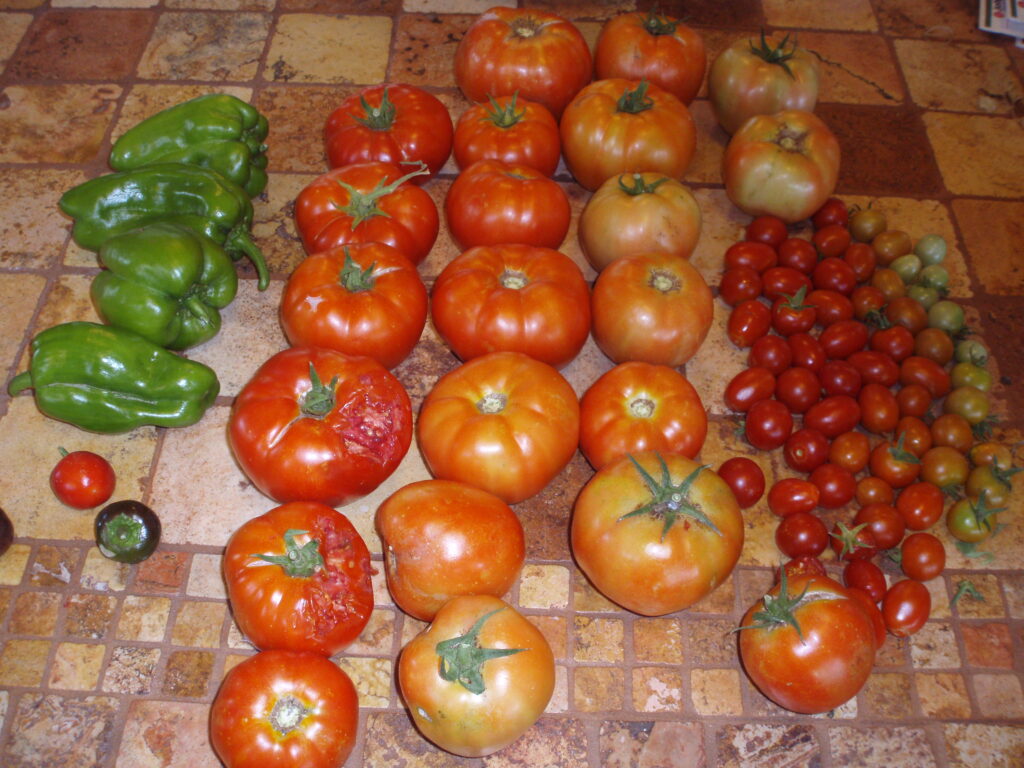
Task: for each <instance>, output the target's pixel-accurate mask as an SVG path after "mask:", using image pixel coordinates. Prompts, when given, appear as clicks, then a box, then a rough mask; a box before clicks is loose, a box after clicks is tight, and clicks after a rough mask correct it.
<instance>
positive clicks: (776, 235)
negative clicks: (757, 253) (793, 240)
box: [744, 214, 789, 249]
mask: <svg viewBox="0 0 1024 768" xmlns="http://www.w3.org/2000/svg"><path fill="white" fill-rule="evenodd" d="M744 236H745V237H746V238H747V240H748V241H749V242H754V243H764V244H765V245H770V246H771V247H772V248H773V249H778V247H779V246H780V245H782V241H783V240H785V239H786V238H787V237H789V228H788V227H787V226H786V222H784V221H783V220H782V219H780V218H779V217H778V216H772V215H771V214H762V215H760V216H755V217H754V218H753V219H751V220H750V223H749V224H747V228H746V230H745V232H744Z"/></svg>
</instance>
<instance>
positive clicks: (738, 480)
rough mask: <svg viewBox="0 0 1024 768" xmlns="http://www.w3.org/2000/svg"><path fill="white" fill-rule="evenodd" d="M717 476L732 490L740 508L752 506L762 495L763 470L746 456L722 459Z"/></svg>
mask: <svg viewBox="0 0 1024 768" xmlns="http://www.w3.org/2000/svg"><path fill="white" fill-rule="evenodd" d="M690 458H693V457H690ZM718 476H719V477H720V478H722V479H723V480H725V482H726V484H727V485H728V486H729V488H730V489H731V490H732V495H733V496H735V497H736V501H737V502H738V503H739V505H740V509H748V508H749V507H752V506H754V505H755V504H756V503H757V502H758V501H760V499H761V496H763V495H764V486H765V479H764V471H763V470H762V469H761V467H760V466H759V465H758V464H757V462H756V461H754V460H753V459H748V458H747V457H746V456H733V457H732V458H731V459H726V460H725V461H723V462H722V466H720V467H719V468H718Z"/></svg>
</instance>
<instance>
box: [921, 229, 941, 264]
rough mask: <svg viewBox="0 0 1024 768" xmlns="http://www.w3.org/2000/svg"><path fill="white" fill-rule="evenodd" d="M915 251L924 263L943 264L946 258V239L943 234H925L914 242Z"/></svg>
mask: <svg viewBox="0 0 1024 768" xmlns="http://www.w3.org/2000/svg"><path fill="white" fill-rule="evenodd" d="M914 253H915V254H916V255H917V256H919V257H920V259H921V262H922V263H924V264H941V263H942V262H943V260H944V259H945V258H946V240H945V238H943V237H942V235H925V236H924V237H922V238H921V239H920V240H918V241H917V242H916V243H915V244H914Z"/></svg>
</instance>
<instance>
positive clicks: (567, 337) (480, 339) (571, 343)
mask: <svg viewBox="0 0 1024 768" xmlns="http://www.w3.org/2000/svg"><path fill="white" fill-rule="evenodd" d="M431 298H432V301H431V314H432V317H433V320H434V326H435V328H436V329H437V332H438V333H439V334H440V335H441V337H442V338H443V339H444V340H445V341H446V342H448V344H449V345H450V346H451V348H452V350H453V351H454V352H455V354H456V355H458V356H459V357H460V358H462V359H463V360H470V359H472V358H474V357H479V356H480V355H484V354H487V353H488V352H498V351H513V352H522V353H523V354H526V355H529V356H530V357H532V358H535V359H537V360H540V361H542V362H545V363H547V364H548V365H553V366H555V367H556V368H559V367H561V366H563V365H565V364H566V363H568V362H569V361H571V360H572V359H573V358H574V357H576V355H577V354H578V353H579V351H580V349H582V347H583V344H584V343H585V342H586V340H587V337H588V336H589V335H590V288H589V286H588V285H587V282H586V280H584V278H583V273H582V272H580V268H579V267H577V266H576V264H575V262H573V261H572V259H570V258H569V257H568V256H566V255H564V254H562V253H560V252H558V251H556V250H552V249H551V248H539V247H534V246H530V245H518V244H509V245H495V246H479V247H477V248H470V249H469V250H468V251H466V252H464V253H462V254H461V255H459V256H457V257H456V258H455V259H453V260H452V261H450V262H449V263H448V265H447V266H446V267H445V268H444V269H443V270H442V271H441V274H440V275H438V277H437V280H436V281H435V282H434V288H433V292H432V297H431Z"/></svg>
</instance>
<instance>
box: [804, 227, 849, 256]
mask: <svg viewBox="0 0 1024 768" xmlns="http://www.w3.org/2000/svg"><path fill="white" fill-rule="evenodd" d="M811 240H812V242H813V243H814V247H815V248H817V249H818V253H820V254H821V255H822V256H823V257H825V258H836V257H839V256H842V255H843V252H844V251H845V250H846V249H847V247H848V246H849V245H850V240H851V238H850V230H848V229H847V228H846V227H844V226H843V225H841V224H827V225H826V226H824V227H822V228H821V229H818V230H816V231H815V233H814V235H812V237H811Z"/></svg>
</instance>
